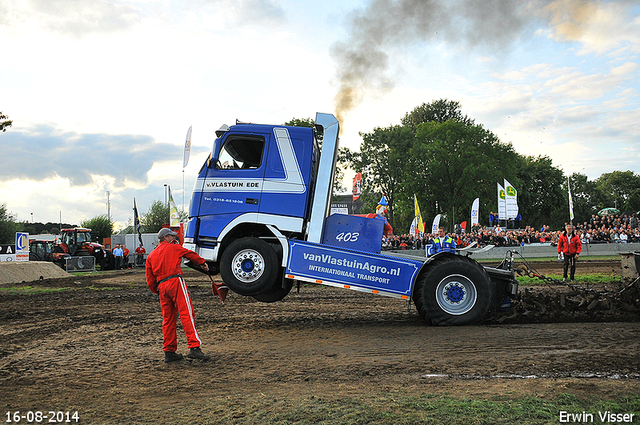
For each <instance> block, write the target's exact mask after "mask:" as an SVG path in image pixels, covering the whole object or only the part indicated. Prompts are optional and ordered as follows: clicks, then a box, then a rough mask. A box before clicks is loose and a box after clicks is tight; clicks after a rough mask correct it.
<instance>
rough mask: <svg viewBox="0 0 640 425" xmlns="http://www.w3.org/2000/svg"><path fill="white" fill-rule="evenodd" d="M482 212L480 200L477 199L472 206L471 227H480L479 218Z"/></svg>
mask: <svg viewBox="0 0 640 425" xmlns="http://www.w3.org/2000/svg"><path fill="white" fill-rule="evenodd" d="M479 210H480V198H476V199H474V201H473V204H472V205H471V227H472V228H473V226H477V225H478V216H479Z"/></svg>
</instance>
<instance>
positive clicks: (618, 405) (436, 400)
mask: <svg viewBox="0 0 640 425" xmlns="http://www.w3.org/2000/svg"><path fill="white" fill-rule="evenodd" d="M185 407H186V406H184V405H183V406H182V407H181V408H180V409H178V410H174V409H171V408H170V409H165V410H163V411H162V412H160V411H158V412H148V411H147V412H144V413H143V412H140V414H144V420H145V421H150V420H155V418H153V416H155V415H158V417H157V419H158V420H161V419H162V420H164V421H166V422H167V423H178V424H181V423H189V422H190V421H192V420H193V419H195V418H197V419H198V420H200V421H202V420H203V419H205V418H206V420H205V421H206V423H209V424H227V423H234V424H261V425H262V424H267V423H268V424H300V425H303V424H309V425H311V424H323V425H332V424H363V425H365V424H382V425H398V424H434V425H436V424H438V425H440V424H444V425H449V424H451V425H453V424H456V425H457V424H464V425H485V424H486V425H489V424H519V425H538V424H558V423H560V412H568V413H572V414H580V413H583V412H586V413H590V414H592V415H593V416H594V423H600V422H599V417H598V412H605V411H609V412H611V413H622V414H625V413H627V414H631V413H635V414H636V416H635V417H634V422H633V423H638V413H637V412H640V395H637V394H634V395H630V396H626V397H623V398H618V399H614V400H603V399H601V398H598V397H597V396H596V395H594V396H593V398H589V399H583V398H579V397H577V396H575V395H573V394H559V395H557V396H549V398H540V397H533V396H521V397H517V396H515V397H506V396H501V397H491V396H486V397H470V396H452V395H447V394H431V393H423V394H419V395H415V394H409V393H406V392H391V393H379V394H375V395H374V394H368V395H367V394H360V395H357V396H347V397H345V396H338V395H336V396H335V397H332V396H326V395H323V396H315V395H308V394H307V395H300V396H298V397H295V398H281V397H277V396H268V395H265V394H263V393H259V394H253V395H250V394H245V395H242V396H233V397H217V398H213V399H211V400H210V401H209V402H207V403H205V404H202V403H201V404H198V405H191V406H188V407H186V408H185ZM163 414H164V415H163ZM161 415H163V416H161ZM150 416H151V417H150ZM140 419H143V418H140Z"/></svg>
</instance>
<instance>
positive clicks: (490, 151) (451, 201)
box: [405, 120, 518, 228]
mask: <svg viewBox="0 0 640 425" xmlns="http://www.w3.org/2000/svg"><path fill="white" fill-rule="evenodd" d="M469 122H470V121H469V120H465V121H453V120H449V121H445V122H443V123H441V122H436V121H433V122H428V123H424V124H420V125H418V127H417V131H416V143H415V144H414V146H413V148H412V149H411V151H410V153H409V155H410V157H411V159H410V161H408V163H409V166H408V167H407V172H408V174H407V184H406V185H405V186H406V187H407V188H413V190H415V191H416V192H417V197H418V202H419V203H420V205H421V208H422V206H423V205H424V211H425V213H423V214H424V215H425V217H429V216H431V217H433V216H435V215H436V214H438V213H442V214H446V216H447V218H448V220H447V222H444V224H445V225H448V226H449V228H450V227H451V225H453V224H455V223H460V222H462V221H465V220H468V219H469V216H468V214H469V211H470V208H471V204H472V203H473V200H474V199H475V198H476V197H479V198H480V199H481V202H482V203H483V205H486V204H487V203H488V202H491V203H492V204H493V205H497V191H496V182H502V180H503V179H504V178H507V179H510V178H511V177H512V176H514V175H515V173H516V164H517V161H518V154H517V153H516V152H515V150H514V149H513V146H512V145H511V144H510V143H502V142H500V140H499V139H498V137H497V136H496V135H495V134H493V133H492V132H490V131H488V130H486V129H484V128H483V127H482V126H481V125H475V124H469ZM515 181H517V180H516V179H510V182H511V183H512V184H514V185H515V184H516V183H515ZM407 195H410V194H409V193H407ZM406 197H407V198H409V197H410V198H411V199H412V198H413V196H412V195H411V196H406ZM481 211H482V208H481Z"/></svg>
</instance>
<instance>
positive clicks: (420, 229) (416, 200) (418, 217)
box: [413, 193, 424, 233]
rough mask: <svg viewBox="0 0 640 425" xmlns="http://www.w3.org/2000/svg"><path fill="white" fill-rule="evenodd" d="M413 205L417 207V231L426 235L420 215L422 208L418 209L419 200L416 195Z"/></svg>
mask: <svg viewBox="0 0 640 425" xmlns="http://www.w3.org/2000/svg"><path fill="white" fill-rule="evenodd" d="M413 203H414V204H415V207H416V224H417V226H416V229H418V231H419V232H421V233H424V223H423V222H422V214H420V207H418V198H416V195H415V193H414V194H413Z"/></svg>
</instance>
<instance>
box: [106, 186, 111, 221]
mask: <svg viewBox="0 0 640 425" xmlns="http://www.w3.org/2000/svg"><path fill="white" fill-rule="evenodd" d="M109 195H110V193H109V191H108V190H107V220H109V223H110V222H111V201H110V200H109Z"/></svg>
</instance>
